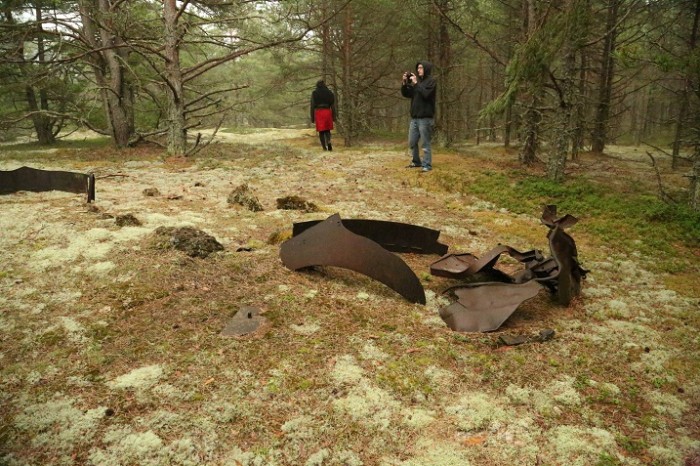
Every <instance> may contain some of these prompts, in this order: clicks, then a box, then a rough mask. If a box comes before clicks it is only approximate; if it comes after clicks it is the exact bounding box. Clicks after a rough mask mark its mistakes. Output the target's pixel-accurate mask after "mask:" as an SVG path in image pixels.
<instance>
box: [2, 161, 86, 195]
mask: <svg viewBox="0 0 700 466" xmlns="http://www.w3.org/2000/svg"><path fill="white" fill-rule="evenodd" d="M54 190H55V191H66V192H69V193H78V194H81V193H84V194H85V195H86V197H87V202H88V203H89V202H92V201H94V200H95V175H93V174H83V173H73V172H65V171H53V170H40V169H38V168H30V167H20V168H17V169H16V170H9V171H3V170H0V194H12V193H15V192H17V191H32V192H43V191H54Z"/></svg>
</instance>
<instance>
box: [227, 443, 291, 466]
mask: <svg viewBox="0 0 700 466" xmlns="http://www.w3.org/2000/svg"><path fill="white" fill-rule="evenodd" d="M281 457H282V454H281V452H280V451H278V450H275V449H268V450H266V451H263V452H259V453H254V452H252V451H245V450H243V449H241V448H240V447H239V446H238V445H233V446H232V447H231V448H230V449H229V451H228V452H226V453H225V455H224V458H223V460H222V461H221V462H220V464H225V465H229V464H230V465H236V466H239V465H240V466H278V465H281V464H283V462H282V459H281Z"/></svg>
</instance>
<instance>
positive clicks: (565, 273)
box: [547, 226, 587, 306]
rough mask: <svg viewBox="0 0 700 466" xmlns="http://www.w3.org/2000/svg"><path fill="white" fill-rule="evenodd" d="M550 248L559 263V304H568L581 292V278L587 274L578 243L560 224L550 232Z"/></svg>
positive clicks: (555, 288) (557, 280)
mask: <svg viewBox="0 0 700 466" xmlns="http://www.w3.org/2000/svg"><path fill="white" fill-rule="evenodd" d="M547 236H548V237H549V248H550V249H551V250H552V256H553V257H554V260H556V262H557V265H558V271H559V273H558V274H557V277H556V286H555V287H552V288H553V290H555V291H556V294H557V300H558V301H559V304H562V305H563V306H568V305H569V303H570V302H571V299H572V298H573V297H574V296H578V295H579V293H580V292H581V278H583V277H585V276H586V273H587V270H585V269H583V268H582V267H581V266H580V265H579V263H578V259H577V252H576V243H575V242H574V239H573V238H572V237H571V236H569V235H568V234H567V233H566V232H565V231H564V230H563V229H562V228H559V227H558V226H557V227H555V228H554V229H553V230H551V231H550V232H549V235H547Z"/></svg>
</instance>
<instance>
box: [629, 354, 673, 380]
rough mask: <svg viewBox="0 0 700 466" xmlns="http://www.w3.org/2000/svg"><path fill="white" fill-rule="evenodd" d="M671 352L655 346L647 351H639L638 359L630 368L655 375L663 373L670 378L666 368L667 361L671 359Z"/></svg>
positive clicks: (651, 375)
mask: <svg viewBox="0 0 700 466" xmlns="http://www.w3.org/2000/svg"><path fill="white" fill-rule="evenodd" d="M671 356H672V353H671V352H670V351H666V350H663V349H658V348H655V349H653V350H652V351H650V352H648V353H641V354H640V355H639V361H638V362H635V363H633V364H632V370H634V371H636V372H640V373H644V374H647V375H649V376H650V377H656V376H658V375H664V376H666V378H671V373H670V372H669V371H668V370H667V367H668V365H667V363H668V361H669V359H671Z"/></svg>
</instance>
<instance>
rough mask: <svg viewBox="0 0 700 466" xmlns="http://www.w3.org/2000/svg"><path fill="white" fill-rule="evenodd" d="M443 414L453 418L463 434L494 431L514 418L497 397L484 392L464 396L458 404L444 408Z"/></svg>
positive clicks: (513, 414)
mask: <svg viewBox="0 0 700 466" xmlns="http://www.w3.org/2000/svg"><path fill="white" fill-rule="evenodd" d="M445 412H446V413H447V414H450V415H452V416H453V417H454V419H455V423H456V425H457V427H458V428H459V429H460V430H462V431H464V432H471V431H479V430H489V431H496V430H498V429H499V428H500V427H501V426H502V425H503V423H504V422H507V421H508V420H511V419H513V418H514V417H515V413H513V412H511V411H509V410H507V409H506V408H504V407H503V404H502V403H501V400H500V398H499V397H496V396H493V395H490V394H488V393H484V392H471V393H467V394H465V395H464V396H462V397H461V398H460V400H459V403H458V404H456V405H452V406H448V407H447V408H445Z"/></svg>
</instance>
